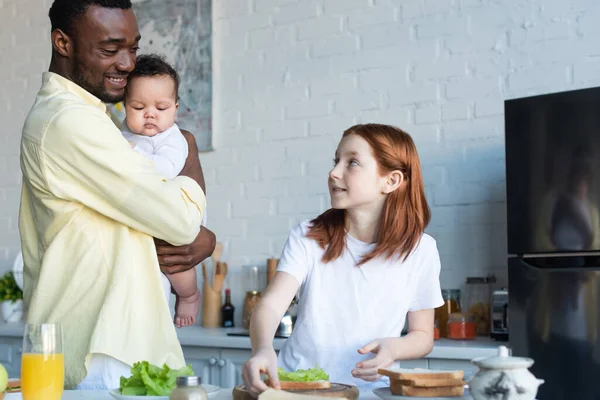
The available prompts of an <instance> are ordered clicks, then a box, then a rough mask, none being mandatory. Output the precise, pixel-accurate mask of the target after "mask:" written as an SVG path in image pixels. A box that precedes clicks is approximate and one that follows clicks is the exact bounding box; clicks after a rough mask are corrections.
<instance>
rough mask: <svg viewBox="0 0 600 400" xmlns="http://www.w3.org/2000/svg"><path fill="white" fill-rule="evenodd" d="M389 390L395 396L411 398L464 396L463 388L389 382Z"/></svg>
mask: <svg viewBox="0 0 600 400" xmlns="http://www.w3.org/2000/svg"><path fill="white" fill-rule="evenodd" d="M390 390H391V392H392V394H393V395H395V396H412V397H460V396H463V395H464V394H465V387H464V386H449V387H414V386H404V385H402V384H401V383H400V381H395V380H392V381H391V386H390Z"/></svg>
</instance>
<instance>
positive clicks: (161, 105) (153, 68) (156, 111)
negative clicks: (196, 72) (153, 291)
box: [122, 54, 200, 328]
mask: <svg viewBox="0 0 600 400" xmlns="http://www.w3.org/2000/svg"><path fill="white" fill-rule="evenodd" d="M178 89H179V75H178V74H177V72H176V71H175V69H174V68H173V67H172V66H171V65H169V64H168V63H167V62H166V61H165V60H164V58H162V57H160V56H158V55H153V54H152V55H141V56H139V57H138V58H137V61H136V65H135V69H134V70H133V72H131V73H130V74H129V78H128V83H127V87H126V89H125V112H126V117H125V121H124V123H123V128H122V133H123V136H124V137H125V138H126V139H127V140H128V141H129V144H130V145H131V147H132V148H133V149H134V150H135V151H137V152H138V153H140V154H141V155H143V156H145V157H147V158H149V159H150V160H151V161H153V162H154V165H155V167H156V169H157V171H158V172H159V173H160V174H162V175H164V176H165V177H166V178H168V179H173V178H175V177H176V176H177V175H178V174H179V173H180V172H181V170H182V169H183V165H184V164H185V160H186V158H187V155H188V145H187V142H186V140H185V138H184V137H183V134H182V133H181V131H180V130H179V128H178V127H177V125H176V124H175V114H176V112H177V108H178V107H179V104H178V103H177V100H178ZM167 278H168V279H169V282H170V283H171V286H172V287H173V290H174V291H175V294H176V296H177V302H176V305H175V321H174V322H175V324H176V325H177V327H179V328H181V327H183V326H189V325H193V324H194V323H195V322H196V315H197V314H198V309H199V308H200V293H199V291H198V286H197V283H196V269H195V268H192V269H190V270H187V271H184V272H179V273H176V274H168V275H167Z"/></svg>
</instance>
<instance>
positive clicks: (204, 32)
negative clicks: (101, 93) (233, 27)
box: [108, 0, 212, 151]
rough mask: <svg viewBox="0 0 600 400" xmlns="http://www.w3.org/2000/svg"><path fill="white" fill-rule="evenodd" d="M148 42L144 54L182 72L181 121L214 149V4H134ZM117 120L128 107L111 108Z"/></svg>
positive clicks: (149, 0) (204, 0)
mask: <svg viewBox="0 0 600 400" xmlns="http://www.w3.org/2000/svg"><path fill="white" fill-rule="evenodd" d="M132 3H133V11H134V13H135V16H136V18H137V22H138V27H139V30H140V34H141V35H142V40H141V42H140V50H139V52H138V54H147V53H156V54H161V55H164V56H165V57H166V59H167V61H169V63H171V64H172V65H173V66H174V67H175V68H176V69H177V72H178V73H179V76H180V79H181V84H180V86H179V109H178V110H177V119H176V122H177V124H178V125H179V127H180V128H181V129H185V130H188V131H190V132H192V133H193V134H194V136H195V137H196V142H197V143H198V149H199V150H200V151H210V150H212V7H211V6H212V4H211V3H212V0H169V1H164V0H132ZM108 108H109V110H110V112H111V115H112V119H113V121H115V123H117V124H118V125H120V124H121V123H122V121H123V120H124V118H125V112H124V106H123V104H122V103H118V104H114V105H108Z"/></svg>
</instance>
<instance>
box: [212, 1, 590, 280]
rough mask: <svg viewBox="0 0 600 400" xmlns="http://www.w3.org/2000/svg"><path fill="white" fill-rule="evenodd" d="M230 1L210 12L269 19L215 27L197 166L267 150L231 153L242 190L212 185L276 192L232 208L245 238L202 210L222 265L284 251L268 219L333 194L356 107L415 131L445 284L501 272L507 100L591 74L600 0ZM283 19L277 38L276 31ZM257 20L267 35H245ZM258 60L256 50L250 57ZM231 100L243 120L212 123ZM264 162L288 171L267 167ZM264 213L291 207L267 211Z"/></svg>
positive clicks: (361, 118) (298, 211)
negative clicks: (207, 147)
mask: <svg viewBox="0 0 600 400" xmlns="http://www.w3.org/2000/svg"><path fill="white" fill-rule="evenodd" d="M240 3H241V4H242V5H240ZM227 4H228V6H224V7H223V9H222V13H221V14H220V15H219V16H218V17H217V21H216V23H217V26H218V25H220V24H228V23H229V24H231V25H233V24H234V21H237V22H235V23H238V22H239V21H245V20H248V21H256V20H260V21H265V20H268V21H269V25H268V26H264V25H261V26H260V28H257V29H256V30H253V29H252V28H251V27H250V25H249V24H248V25H247V26H248V27H249V28H248V31H245V32H243V31H237V30H236V32H235V33H234V32H232V31H222V30H219V31H216V32H215V38H214V41H215V42H214V43H215V48H219V50H218V51H219V53H220V56H219V58H218V59H215V61H214V66H215V68H216V69H217V70H220V71H221V72H220V74H219V76H218V78H217V79H216V81H215V85H214V88H215V90H216V91H217V92H218V93H219V95H218V101H217V102H216V104H215V115H214V118H215V124H216V126H217V129H216V132H215V143H216V148H217V150H216V151H215V152H214V153H211V154H203V155H202V160H203V164H204V166H205V168H206V169H207V170H208V169H212V168H214V167H213V165H215V167H216V163H217V162H219V160H221V158H222V157H228V155H229V154H230V152H231V150H232V149H234V150H237V151H239V152H240V153H245V152H246V151H256V150H257V149H264V150H261V151H262V153H256V154H254V153H252V154H253V155H254V158H250V159H248V160H247V162H238V163H237V164H235V166H232V167H231V168H232V170H235V169H236V168H237V170H238V171H239V175H240V179H239V182H240V183H241V184H243V186H244V188H245V189H244V191H242V192H241V193H240V192H239V191H236V192H232V193H230V194H229V195H228V196H227V197H221V194H222V193H224V191H222V190H220V189H219V188H220V187H222V186H224V185H229V184H230V183H229V182H227V183H225V182H223V183H222V182H220V181H219V179H218V176H217V179H216V180H215V181H214V182H212V185H211V187H209V199H210V201H211V202H217V203H222V202H227V203H230V204H231V206H232V208H233V209H235V208H236V207H238V206H242V207H247V206H248V207H253V206H257V205H259V204H260V203H256V200H257V199H258V198H262V197H267V196H268V197H269V198H270V200H271V201H270V202H269V203H268V204H264V205H263V206H262V207H263V209H262V210H261V212H260V213H259V215H260V216H262V217H263V218H264V223H262V222H261V221H262V219H261V218H256V217H255V216H256V214H255V213H254V212H253V213H252V215H253V216H254V217H253V219H252V221H251V220H250V219H249V218H244V217H239V218H236V217H235V214H233V217H232V218H233V219H234V220H235V219H238V220H239V223H240V226H242V223H245V224H246V225H243V226H244V227H245V228H247V232H245V235H246V236H245V237H246V238H248V239H249V241H248V242H247V243H246V242H245V241H244V240H237V241H235V242H230V241H229V240H228V237H227V236H226V235H225V234H224V231H225V228H226V227H227V230H229V229H230V228H229V227H231V226H235V224H231V221H230V220H229V219H228V218H229V217H228V216H227V215H225V214H223V215H219V210H213V211H212V212H211V214H210V223H211V225H212V226H213V227H214V228H215V230H216V232H217V234H218V236H219V237H220V239H221V240H224V241H225V242H227V243H228V244H229V253H228V256H229V258H230V259H231V262H232V264H234V265H241V264H248V263H252V262H255V263H260V264H264V262H265V258H266V257H267V256H278V254H279V251H280V250H281V249H280V247H281V245H282V244H283V242H284V241H285V237H286V234H285V233H283V232H276V230H275V226H273V224H277V223H280V224H282V225H285V223H286V222H288V223H289V224H290V225H292V224H294V223H295V222H296V221H298V220H299V219H301V218H304V217H311V216H314V215H315V214H316V213H318V212H319V211H322V210H324V209H325V208H326V207H327V206H328V197H327V192H326V186H325V181H326V171H327V169H328V168H329V163H330V159H331V158H332V154H333V149H334V147H335V144H336V143H337V140H339V137H340V135H341V133H342V130H343V129H344V128H347V127H349V126H351V125H352V124H353V123H355V122H384V123H393V124H397V125H398V126H400V127H402V128H404V129H405V130H406V131H408V132H409V133H411V134H412V135H413V137H414V139H415V141H416V143H417V145H418V146H419V152H420V155H421V159H422V163H423V170H424V176H425V184H426V187H427V194H428V197H429V201H430V205H431V207H432V211H433V220H432V224H431V226H430V227H429V229H428V232H429V233H430V234H432V235H433V236H434V237H436V238H437V240H438V244H439V248H440V254H441V258H442V265H443V271H442V282H443V285H444V286H446V287H455V286H461V285H462V282H463V281H464V278H465V277H466V276H467V275H470V274H480V273H487V272H493V273H496V274H497V275H499V276H500V278H501V281H504V280H505V278H506V273H505V265H506V255H505V253H506V238H505V235H506V233H505V232H506V227H505V216H506V211H505V204H504V197H505V196H504V190H505V184H504V147H503V145H504V143H503V134H504V119H503V101H504V99H507V98H514V97H520V96H525V95H531V94H539V93H546V92H553V91H561V90H567V89H575V88H581V87H588V86H594V85H599V84H600V63H598V61H597V58H598V57H597V56H598V55H600V47H598V46H597V44H596V42H597V40H596V38H597V37H598V36H599V35H600V25H599V24H597V23H595V21H596V20H597V16H598V15H600V3H598V2H597V1H595V0H578V1H572V2H565V1H563V0H545V1H544V2H537V3H531V2H523V1H520V0H505V1H502V2H498V1H491V0H402V1H400V0H318V1H312V0H306V1H305V0H295V1H294V0H285V1H284V0H269V1H260V0H255V1H248V2H243V1H242V0H240V2H239V3H237V4H236V5H235V6H233V5H231V6H230V7H229V5H230V4H231V3H227ZM240 10H243V13H242V12H241V11H240ZM229 15H235V16H232V17H230V16H229ZM284 16H285V18H284ZM259 29H260V31H259ZM282 29H283V30H284V31H285V32H286V36H285V37H281V35H280V34H279V33H280V32H281V31H282ZM287 32H291V36H288V35H287ZM259 35H260V37H264V38H268V40H264V41H263V42H260V43H257V42H252V38H255V37H257V36H259ZM247 41H250V43H251V44H252V46H251V47H250V48H248V49H247V50H246V51H245V52H244V53H242V54H239V53H238V52H237V49H238V47H237V45H233V43H245V42H247ZM257 59H258V60H262V61H259V62H258V64H257V61H256V60H257ZM232 60H235V61H233V62H232ZM239 81H242V82H243V83H244V84H243V85H242V88H241V90H238V89H237V88H235V87H234V88H233V89H230V88H231V87H232V83H234V82H239ZM253 81H257V83H256V84H252V82H253ZM288 92H289V93H288ZM242 99H243V100H242ZM293 100H296V101H293ZM257 114H258V115H257ZM231 115H239V116H240V119H241V124H240V125H237V127H236V129H235V130H232V129H227V130H224V129H220V127H221V126H228V125H229V121H228V119H229V118H230V116H231ZM303 121H304V122H308V124H307V125H302V124H300V122H303ZM278 127H281V128H280V131H279V132H278V131H277V129H278ZM255 129H259V130H261V131H262V133H261V134H260V135H259V137H258V143H256V142H254V143H252V145H248V144H244V142H245V140H244V138H245V137H246V136H248V135H253V132H254V131H255ZM316 136H318V137H319V139H328V141H325V142H323V141H317V138H316ZM253 137H254V136H253ZM313 141H314V142H313ZM275 142H277V144H278V145H279V146H280V147H278V149H279V150H278V154H279V155H280V156H281V157H283V158H278V159H277V160H276V162H272V161H271V157H273V156H272V154H271V151H274V150H273V149H270V148H269V150H267V149H268V146H269V145H271V144H272V143H275ZM311 143H314V145H311ZM238 161H239V160H238ZM257 165H258V168H259V170H260V171H261V172H260V174H259V179H258V180H257V181H246V180H245V179H244V176H245V175H246V171H247V170H249V169H250V170H251V169H252V168H254V167H255V166H257ZM217 168H218V167H217ZM265 169H267V170H269V169H277V170H280V169H281V170H282V171H277V172H274V171H271V172H270V173H269V174H265V173H264V172H265ZM267 177H270V178H272V180H271V182H272V185H271V184H270V183H269V182H268V181H265V179H266V178H267ZM230 178H231V176H230ZM254 186H256V187H257V189H256V190H254V191H253V190H250V188H252V187H254ZM211 190H213V194H212V195H211V192H210V191H211ZM215 192H218V194H217V195H215ZM215 197H217V198H215ZM273 213H275V215H279V216H280V217H282V216H289V219H285V218H284V219H283V220H280V219H273V216H274V215H273ZM222 220H226V221H227V222H226V224H225V222H222ZM221 226H223V227H224V228H223V229H222V228H221ZM257 236H259V237H261V238H263V239H264V240H268V241H270V242H271V247H270V250H271V251H273V253H272V254H267V253H260V252H259V251H257V250H258V249H257V248H256V243H255V241H254V238H255V237H257Z"/></svg>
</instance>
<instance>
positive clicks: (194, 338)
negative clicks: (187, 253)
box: [0, 323, 507, 360]
mask: <svg viewBox="0 0 600 400" xmlns="http://www.w3.org/2000/svg"><path fill="white" fill-rule="evenodd" d="M241 331H242V329H240V328H215V329H206V328H202V327H200V326H191V327H187V328H182V329H178V330H177V336H178V338H179V341H180V343H181V345H182V346H184V347H185V346H190V347H212V348H221V349H245V350H250V349H251V346H250V338H249V337H243V336H227V333H228V332H241ZM22 336H23V324H22V323H16V324H0V337H13V338H20V337H22ZM285 340H286V339H279V338H276V339H274V340H273V345H274V347H275V350H279V349H281V346H283V343H285ZM502 344H504V345H506V344H507V343H506V342H497V341H495V340H493V339H490V338H478V339H475V340H465V341H459V340H449V339H440V340H436V341H435V345H434V348H433V351H432V352H431V353H430V354H429V355H427V358H436V359H448V360H471V359H473V358H478V357H490V356H493V355H496V353H497V349H498V346H500V345H502Z"/></svg>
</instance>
